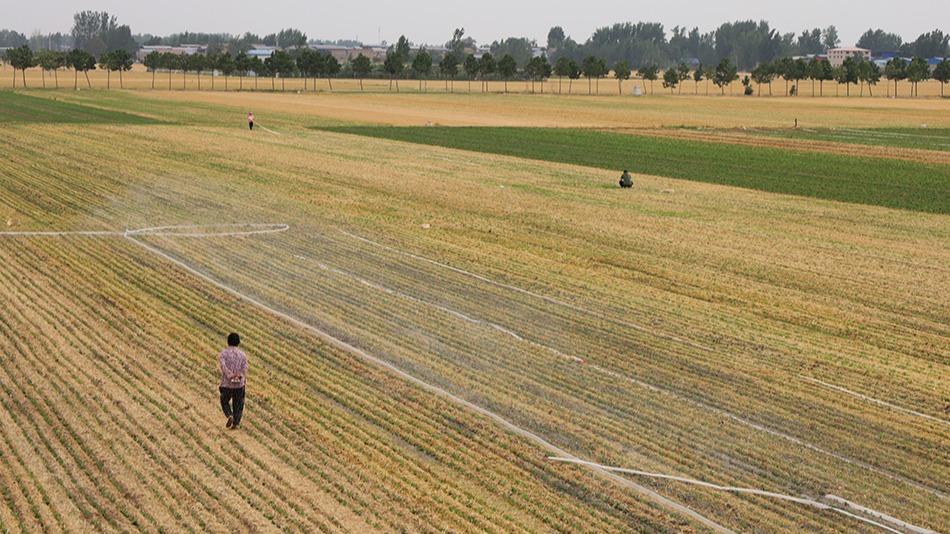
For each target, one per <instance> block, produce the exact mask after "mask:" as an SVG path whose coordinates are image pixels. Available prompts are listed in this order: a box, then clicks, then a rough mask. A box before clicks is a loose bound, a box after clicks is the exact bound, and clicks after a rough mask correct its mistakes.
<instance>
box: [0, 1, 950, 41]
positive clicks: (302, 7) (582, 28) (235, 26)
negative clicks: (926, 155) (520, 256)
mask: <svg viewBox="0 0 950 534" xmlns="http://www.w3.org/2000/svg"><path fill="white" fill-rule="evenodd" d="M2 1H3V4H4V5H3V7H2V8H0V28H4V27H6V28H11V29H16V30H18V31H21V32H23V33H26V34H28V35H29V34H30V33H31V32H33V31H34V30H40V31H43V32H48V31H64V32H66V31H69V29H70V28H71V26H72V14H73V13H74V12H76V11H79V10H82V9H93V10H106V11H109V12H110V13H112V14H115V15H117V16H118V18H119V22H120V24H128V25H129V26H131V27H132V32H133V33H153V34H168V33H173V32H181V31H184V30H191V31H204V32H229V33H243V32H245V31H251V32H255V33H259V34H262V35H263V34H266V33H271V32H275V31H277V30H279V29H281V28H283V27H297V28H300V29H301V30H303V31H304V32H305V33H306V34H307V35H308V36H309V37H310V38H320V39H341V38H348V39H355V38H359V39H360V40H362V41H364V42H367V43H369V42H376V41H377V39H378V36H379V37H381V38H382V39H384V40H388V41H390V42H392V41H394V40H396V38H398V37H399V35H400V34H401V33H404V34H406V36H408V37H409V38H410V39H411V40H412V41H413V42H417V43H429V44H440V43H443V42H445V41H447V40H448V39H449V37H450V36H451V34H452V30H453V29H454V28H456V27H459V26H462V27H464V28H465V29H466V31H467V33H468V35H471V36H473V37H475V39H477V40H478V41H479V42H480V43H489V42H491V41H492V40H495V39H498V38H501V37H508V36H526V37H530V38H534V39H537V40H538V42H539V43H542V44H543V43H544V41H545V40H546V38H547V32H548V29H550V28H551V26H554V25H560V26H563V27H564V29H565V31H566V32H567V33H568V35H571V36H572V37H574V39H576V40H577V41H583V40H585V39H586V38H587V37H588V36H589V35H590V34H591V32H592V31H593V30H594V29H595V28H598V27H600V26H604V25H608V24H612V23H614V22H626V21H641V20H642V21H656V22H662V23H663V24H664V25H665V26H666V28H667V30H669V29H670V28H672V27H673V26H675V25H677V24H679V25H684V26H688V27H693V26H699V28H700V30H702V31H707V30H710V29H713V28H715V27H716V26H718V25H719V24H720V23H721V22H724V21H731V20H737V19H756V20H758V19H765V20H768V21H769V22H770V23H771V24H772V26H773V27H777V28H778V29H779V30H781V31H782V32H783V33H785V32H790V31H794V32H796V33H800V32H801V30H802V29H804V28H806V27H807V28H812V27H824V26H827V25H828V24H834V25H836V26H837V27H838V31H839V34H840V36H841V39H842V42H843V44H845V45H850V44H853V43H854V41H856V40H857V38H858V37H859V36H860V35H861V33H863V32H864V30H866V29H868V28H869V27H874V28H878V27H881V28H883V29H885V30H887V31H892V32H896V33H899V34H900V35H901V36H903V37H904V39H905V40H906V39H914V38H916V37H917V35H919V34H920V33H923V32H925V31H930V30H933V29H934V28H936V27H939V26H940V25H941V24H942V25H943V26H944V27H943V28H940V29H942V30H944V31H947V30H950V28H948V27H946V26H947V23H948V22H950V0H911V2H910V3H909V4H904V3H903V2H894V1H893V0H890V1H884V0H863V1H861V2H852V1H842V0H782V1H774V0H758V1H748V0H718V1H712V0H701V1H697V0H689V1H688V0H654V1H651V2H632V1H630V0H627V1H621V0H586V1H577V0H572V1H570V2H555V1H550V0H549V1H545V2H541V1H537V0H521V1H517V0H467V1H464V2H463V1H459V0H402V1H400V2H383V1H379V0H362V1H354V2H348V1H340V0H337V1H334V2H325V1H317V0H255V1H251V0H228V1H225V0H161V1H154V0H153V1H148V2H146V1H142V0H82V1H80V2H76V1H74V0H29V1H25V2H16V1H14V0H2Z"/></svg>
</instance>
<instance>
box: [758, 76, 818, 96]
mask: <svg viewBox="0 0 950 534" xmlns="http://www.w3.org/2000/svg"><path fill="white" fill-rule="evenodd" d="M811 93H812V94H815V91H814V90H812V92H811ZM769 96H772V80H769Z"/></svg>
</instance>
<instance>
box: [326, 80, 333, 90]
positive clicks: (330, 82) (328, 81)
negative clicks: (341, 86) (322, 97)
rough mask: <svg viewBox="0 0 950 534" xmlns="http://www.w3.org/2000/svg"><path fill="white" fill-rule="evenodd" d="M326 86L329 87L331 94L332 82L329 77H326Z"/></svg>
mask: <svg viewBox="0 0 950 534" xmlns="http://www.w3.org/2000/svg"><path fill="white" fill-rule="evenodd" d="M327 85H329V86H330V92H331V93H332V92H333V80H331V79H330V77H329V76H327Z"/></svg>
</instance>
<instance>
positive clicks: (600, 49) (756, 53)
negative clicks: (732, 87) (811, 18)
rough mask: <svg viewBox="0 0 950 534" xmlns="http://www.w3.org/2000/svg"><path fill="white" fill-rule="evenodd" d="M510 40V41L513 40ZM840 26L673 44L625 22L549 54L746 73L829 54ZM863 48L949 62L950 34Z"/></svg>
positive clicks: (649, 28)
mask: <svg viewBox="0 0 950 534" xmlns="http://www.w3.org/2000/svg"><path fill="white" fill-rule="evenodd" d="M509 41H510V40H509ZM840 44H841V39H840V38H839V36H838V30H837V28H836V27H835V26H828V27H826V28H823V29H822V28H813V29H806V30H804V31H802V32H801V33H800V34H795V33H781V32H779V31H778V30H777V29H774V28H772V27H771V26H770V25H769V23H768V22H766V21H759V22H756V21H752V20H747V21H736V22H726V23H723V24H722V25H720V26H719V27H718V28H716V29H715V30H713V31H710V32H706V33H700V31H699V29H698V28H693V29H691V30H687V29H686V28H684V27H681V26H676V27H674V28H673V29H672V31H671V35H670V37H669V39H667V33H666V30H665V29H664V27H663V25H662V24H660V23H654V22H638V23H622V24H614V25H613V26H609V27H603V28H599V29H597V30H596V31H594V33H593V35H591V36H590V38H588V39H587V41H585V42H584V43H577V42H575V41H574V40H573V39H571V38H570V37H569V36H567V35H566V34H565V32H564V29H563V28H562V27H560V26H556V27H554V28H551V31H550V32H548V40H547V47H546V49H547V53H548V55H549V57H551V58H552V59H554V60H557V58H559V57H561V56H566V57H568V58H570V59H573V60H574V61H582V60H583V58H585V57H587V56H590V55H593V56H597V57H602V58H604V59H605V60H606V61H607V62H609V63H613V62H616V61H619V60H626V61H628V62H629V63H630V64H632V65H636V66H644V65H653V64H656V65H659V66H660V67H662V68H666V67H673V66H676V65H679V64H680V63H687V64H697V63H703V64H705V65H712V64H717V63H718V62H719V61H720V60H722V59H724V58H729V59H730V60H731V61H732V62H733V63H734V64H736V66H737V67H738V68H739V69H740V70H750V69H752V68H754V67H755V66H756V65H759V64H761V63H768V62H772V61H774V60H776V59H778V58H782V57H794V56H807V55H818V54H824V53H825V52H826V51H827V50H828V49H830V48H835V47H838V46H839V45H840ZM857 46H859V47H861V48H867V49H869V50H871V51H872V52H874V53H881V52H894V53H896V54H898V55H903V56H908V57H909V56H919V57H945V56H948V55H950V35H946V34H944V33H943V32H942V31H940V30H934V31H932V32H928V33H924V34H921V35H920V36H919V37H917V39H916V40H914V41H912V42H907V43H905V42H903V40H902V39H901V37H900V36H897V35H895V34H892V33H887V32H884V31H883V30H880V29H878V30H868V31H867V32H865V33H864V35H862V37H861V39H860V40H859V41H858V43H857Z"/></svg>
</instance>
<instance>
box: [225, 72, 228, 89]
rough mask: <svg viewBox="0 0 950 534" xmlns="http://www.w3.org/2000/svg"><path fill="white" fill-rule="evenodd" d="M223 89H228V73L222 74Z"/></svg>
mask: <svg viewBox="0 0 950 534" xmlns="http://www.w3.org/2000/svg"><path fill="white" fill-rule="evenodd" d="M224 90H225V92H227V90H228V75H227V74H225V75H224Z"/></svg>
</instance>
